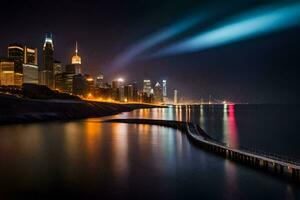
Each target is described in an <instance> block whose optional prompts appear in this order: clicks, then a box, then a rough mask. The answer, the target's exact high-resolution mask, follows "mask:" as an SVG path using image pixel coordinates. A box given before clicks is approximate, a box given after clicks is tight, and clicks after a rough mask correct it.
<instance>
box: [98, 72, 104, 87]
mask: <svg viewBox="0 0 300 200" xmlns="http://www.w3.org/2000/svg"><path fill="white" fill-rule="evenodd" d="M103 78H104V77H103V75H102V74H100V75H99V76H97V78H96V87H98V88H103V87H104V81H103Z"/></svg>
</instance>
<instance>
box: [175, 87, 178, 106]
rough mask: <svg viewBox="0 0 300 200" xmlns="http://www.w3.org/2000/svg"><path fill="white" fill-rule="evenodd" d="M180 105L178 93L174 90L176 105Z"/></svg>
mask: <svg viewBox="0 0 300 200" xmlns="http://www.w3.org/2000/svg"><path fill="white" fill-rule="evenodd" d="M177 103H178V91H177V90H174V104H177Z"/></svg>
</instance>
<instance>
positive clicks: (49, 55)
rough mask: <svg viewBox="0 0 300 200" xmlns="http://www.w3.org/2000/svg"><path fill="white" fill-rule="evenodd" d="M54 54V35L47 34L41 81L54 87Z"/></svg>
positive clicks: (42, 83)
mask: <svg viewBox="0 0 300 200" xmlns="http://www.w3.org/2000/svg"><path fill="white" fill-rule="evenodd" d="M53 54H54V46H53V41H52V35H51V36H50V37H48V36H47V35H46V38H45V42H44V46H43V65H42V68H41V70H40V78H39V82H40V84H41V85H46V86H47V87H49V88H51V89H52V88H54V71H53Z"/></svg>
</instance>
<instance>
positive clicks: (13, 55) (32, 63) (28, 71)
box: [7, 43, 38, 84]
mask: <svg viewBox="0 0 300 200" xmlns="http://www.w3.org/2000/svg"><path fill="white" fill-rule="evenodd" d="M7 52H8V58H9V59H11V60H13V61H14V63H15V66H14V72H15V73H16V75H15V76H16V79H15V80H16V82H18V84H19V82H20V81H21V84H22V83H33V84H38V63H37V62H38V61H37V60H38V57H37V49H36V48H28V47H26V46H25V45H22V44H17V43H15V44H10V45H9V46H8V50H7ZM20 79H21V80H20Z"/></svg>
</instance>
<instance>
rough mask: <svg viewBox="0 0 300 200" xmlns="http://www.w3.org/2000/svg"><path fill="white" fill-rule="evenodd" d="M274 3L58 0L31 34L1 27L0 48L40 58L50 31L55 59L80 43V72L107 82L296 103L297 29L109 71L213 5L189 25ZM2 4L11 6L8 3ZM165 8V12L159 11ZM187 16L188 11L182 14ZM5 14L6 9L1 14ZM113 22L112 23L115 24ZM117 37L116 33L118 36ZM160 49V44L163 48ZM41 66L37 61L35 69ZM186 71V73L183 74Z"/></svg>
mask: <svg viewBox="0 0 300 200" xmlns="http://www.w3.org/2000/svg"><path fill="white" fill-rule="evenodd" d="M278 2H280V1H260V2H255V1H246V2H244V3H238V2H234V1H232V2H231V3H230V5H231V7H230V8H229V6H228V5H226V4H225V3H222V2H220V1H215V4H214V6H212V5H211V4H210V3H208V2H207V1H201V2H198V1H189V2H185V3H180V2H177V3H175V4H174V3H172V2H171V1H165V2H164V3H163V4H161V3H159V2H158V1H152V2H151V3H149V2H147V3H145V4H143V3H140V2H139V1H134V2H131V3H130V5H132V6H131V7H127V6H126V2H123V1H115V3H108V4H105V5H101V4H100V3H98V2H97V1H90V2H89V3H87V4H89V5H93V6H92V7H90V6H87V5H86V4H85V3H83V2H77V3H71V2H69V1H64V2H61V3H60V4H56V3H55V2H54V3H53V5H52V6H53V7H52V10H54V11H64V12H61V13H63V14H57V15H55V16H52V15H51V16H50V15H49V14H45V13H44V15H42V17H39V18H37V20H38V21H39V22H41V23H39V24H40V25H37V26H36V25H31V24H27V25H28V27H26V28H24V27H22V26H23V25H20V28H21V29H24V30H26V29H31V30H32V31H30V33H29V34H24V33H23V32H22V31H14V28H13V29H12V30H11V31H9V30H8V29H6V30H4V31H3V33H2V35H3V37H2V40H1V41H0V46H1V48H0V49H1V50H0V55H5V50H6V48H5V47H6V45H7V44H8V43H12V42H23V43H25V44H27V45H28V46H30V47H31V46H32V47H39V48H38V50H39V53H41V52H42V51H41V41H42V40H43V37H44V34H45V33H52V35H53V40H54V43H55V48H56V51H55V57H56V58H57V60H59V61H61V62H62V63H67V61H69V58H70V57H71V56H72V55H73V49H74V42H75V41H79V43H80V54H81V56H82V57H84V58H85V61H84V62H85V70H86V72H87V73H88V74H91V75H93V76H97V73H98V71H101V73H103V74H106V78H107V79H110V80H113V79H114V78H116V77H124V79H126V80H134V79H136V77H138V76H141V77H143V78H145V79H151V80H162V79H168V81H169V82H171V83H173V84H172V86H173V88H172V90H173V89H178V90H180V91H184V95H185V96H186V97H187V98H190V99H201V98H209V96H210V95H212V96H213V97H216V98H220V99H222V98H224V99H231V100H233V101H236V102H249V103H268V102H273V103H289V102H295V101H296V102H299V100H298V99H300V98H299V95H298V94H297V93H295V92H293V91H296V90H298V89H299V87H298V85H300V84H299V82H298V79H297V75H296V74H298V73H299V70H298V68H297V61H298V52H299V51H300V47H299V45H297V44H298V43H299V37H298V35H299V33H300V28H299V26H295V27H291V28H289V29H286V30H280V31H277V32H273V33H270V34H267V35H263V36H258V37H255V38H251V39H249V40H245V41H239V42H235V43H232V44H228V45H225V46H220V47H216V48H212V49H209V50H205V51H202V52H196V53H192V54H185V55H179V56H176V57H172V56H171V57H166V58H161V59H150V60H149V59H148V60H147V59H146V60H143V59H140V58H137V59H136V60H134V61H132V62H131V63H129V64H128V65H126V66H125V65H124V67H120V68H117V69H115V68H113V66H112V63H113V62H114V60H115V59H116V57H118V55H119V54H121V53H122V52H124V51H126V49H128V47H130V46H132V45H135V44H137V43H138V42H139V41H141V40H143V38H145V37H146V38H147V37H148V36H149V35H152V34H153V33H156V32H157V31H159V30H161V29H164V27H168V26H169V25H172V24H176V22H178V21H180V20H181V19H186V18H187V16H189V15H191V16H192V15H193V14H194V13H197V12H199V11H201V10H203V9H204V10H205V8H211V10H212V11H214V12H212V13H211V15H213V16H210V15H208V14H205V17H204V18H203V19H202V18H201V20H204V21H203V22H202V21H201V20H200V19H199V20H200V21H201V23H200V24H199V27H197V28H193V29H192V32H195V31H197V30H202V29H203V30H205V27H210V26H211V25H213V24H216V23H219V22H220V21H222V19H223V18H224V20H225V19H227V18H229V17H232V16H235V15H241V14H243V13H244V12H248V11H249V10H253V9H255V8H259V7H262V6H268V5H273V4H276V3H278ZM294 2H296V1H288V2H286V4H287V5H290V4H292V3H294ZM6 4H7V6H9V3H6ZM208 5H209V6H208ZM44 6H45V4H44V3H43V2H40V3H36V2H31V1H28V2H27V3H26V4H22V3H21V4H18V5H17V6H15V7H14V9H15V10H16V13H19V12H17V11H20V10H22V9H24V8H31V9H33V10H35V11H37V13H36V14H34V13H29V14H30V15H31V16H32V17H35V16H36V15H37V14H40V13H43V9H42V8H43V7H44ZM102 6H103V7H102ZM180 6H182V7H180ZM106 9H107V10H115V11H116V12H114V14H112V13H109V12H106V11H105V10H106ZM127 9H129V10H130V11H132V12H129V13H130V14H129V15H127V14H128V13H127ZM73 10H80V11H81V13H82V14H80V15H77V16H73V15H71V13H72V12H73ZM145 10H146V11H148V12H145ZM154 10H158V11H161V12H159V13H161V14H159V15H153V14H151V13H157V12H154ZM165 10H168V12H163V11H165ZM117 11H118V12H117ZM125 11H126V14H125V13H124V12H125ZM185 11H189V12H188V14H186V12H185ZM58 13H60V12H58ZM87 13H91V15H92V16H93V18H90V17H89V15H87ZM149 13H150V14H149ZM167 13H168V15H167ZM4 14H5V11H4V12H3V13H2V14H1V15H4ZM166 15H167V16H166ZM62 16H63V17H62ZM123 16H126V17H123ZM137 16H139V17H137ZM17 18H18V14H16V15H14V16H12V17H11V18H9V19H8V20H7V21H5V22H3V23H4V25H6V24H7V23H13V22H14V20H16V19H17ZM45 18H47V19H49V20H44V21H45V24H43V23H42V20H43V19H45ZM156 19H160V20H156ZM143 20H146V21H148V22H149V23H148V24H150V25H148V24H147V25H146V24H144V23H142V21H143ZM66 22H69V23H66ZM85 22H88V24H85ZM197 22H198V23H199V21H197ZM25 24H26V23H24V25H25ZM65 24H69V25H67V26H66V25H65ZM115 24H118V25H117V26H115ZM87 26H88V27H92V34H91V33H90V32H88V31H86V28H87ZM78 29H79V30H80V31H78ZM194 29H195V30H194ZM75 30H76V31H75ZM120 32H122V34H119V33H120ZM171 42H172V40H171ZM161 45H162V46H163V43H162V44H161ZM142 57H143V56H142ZM142 57H141V58H142ZM187 61H188V62H187ZM245 61H246V62H245ZM41 62H42V61H41V60H39V64H40V63H41ZM187 63H188V66H187ZM186 70H188V71H187V72H185V71H186ZM188 72H191V73H188ZM181 73H186V76H187V78H185V77H183V76H181ZM192 80H193V81H192Z"/></svg>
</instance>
